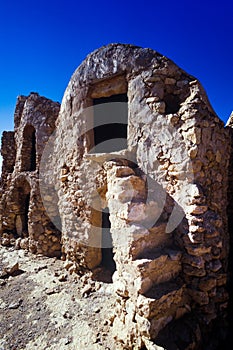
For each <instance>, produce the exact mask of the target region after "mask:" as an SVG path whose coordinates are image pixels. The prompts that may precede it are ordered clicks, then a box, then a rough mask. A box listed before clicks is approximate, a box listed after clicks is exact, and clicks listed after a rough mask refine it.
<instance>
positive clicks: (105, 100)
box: [91, 93, 128, 153]
mask: <svg viewBox="0 0 233 350" xmlns="http://www.w3.org/2000/svg"><path fill="white" fill-rule="evenodd" d="M93 107H94V123H93V129H94V132H93V133H94V149H93V150H91V151H92V153H110V152H117V151H120V150H123V149H126V148H127V129H128V96H127V94H126V93H124V94H117V95H112V96H109V97H100V98H94V99H93Z"/></svg>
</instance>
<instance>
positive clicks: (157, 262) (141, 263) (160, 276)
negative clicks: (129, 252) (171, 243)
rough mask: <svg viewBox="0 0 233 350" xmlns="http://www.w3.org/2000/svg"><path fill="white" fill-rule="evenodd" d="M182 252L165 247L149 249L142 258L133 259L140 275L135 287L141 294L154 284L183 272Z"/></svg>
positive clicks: (134, 266) (166, 280)
mask: <svg viewBox="0 0 233 350" xmlns="http://www.w3.org/2000/svg"><path fill="white" fill-rule="evenodd" d="M181 257H182V253H181V252H180V251H179V250H174V249H169V248H166V249H163V250H162V251H161V250H154V251H147V252H145V253H144V254H143V256H141V259H137V260H134V261H133V268H134V270H135V271H136V275H137V276H138V277H136V278H135V282H134V284H135V288H136V289H137V290H138V292H139V293H140V294H144V293H146V292H147V291H148V290H149V289H150V288H151V287H152V286H153V285H155V284H161V283H165V282H168V281H170V280H172V279H174V278H175V277H177V276H178V275H179V273H180V272H181Z"/></svg>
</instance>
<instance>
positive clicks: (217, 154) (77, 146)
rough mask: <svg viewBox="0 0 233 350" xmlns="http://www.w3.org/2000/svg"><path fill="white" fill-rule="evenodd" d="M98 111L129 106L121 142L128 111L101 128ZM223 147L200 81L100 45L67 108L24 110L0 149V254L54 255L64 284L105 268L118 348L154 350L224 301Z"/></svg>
mask: <svg viewBox="0 0 233 350" xmlns="http://www.w3.org/2000/svg"><path fill="white" fill-rule="evenodd" d="M103 102H106V103H105V105H109V104H111V103H113V102H114V103H115V102H121V103H120V104H121V105H122V104H123V105H124V106H125V105H126V104H127V108H126V109H127V113H128V115H127V118H128V121H127V123H126V124H128V125H127V128H125V129H124V133H123V134H119V133H118V131H119V130H120V128H121V127H122V125H124V124H125V120H123V119H122V116H123V114H124V113H123V112H122V111H121V110H119V111H118V109H117V108H116V107H115V109H114V113H113V111H111V113H107V117H106V116H104V115H103V113H102V114H101V117H100V115H99V116H98V113H97V109H98V108H97V107H96V106H100V105H103ZM107 102H109V103H107ZM110 102H111V103H110ZM125 107H126V106H125ZM124 111H125V109H124ZM111 123H113V125H112V126H110V127H109V124H111ZM119 123H120V124H119ZM106 125H107V127H106ZM119 125H121V127H120V126H119ZM229 125H232V123H231V122H229ZM55 126H56V128H55ZM97 126H98V128H99V127H100V128H102V131H103V132H102V133H100V134H98V130H97V129H98V128H97ZM94 127H96V128H95V129H94ZM53 132H55V134H54V137H51V135H52V134H53ZM98 135H99V136H98ZM103 135H104V138H103ZM122 136H123V137H122ZM98 137H99V138H100V141H101V142H103V143H104V142H107V148H106V149H105V151H104V152H101V153H98V152H96V150H95V149H94V147H95V146H97V145H96V143H97V140H98ZM125 137H126V138H127V142H123V143H122V142H120V139H121V138H123V139H125ZM112 139H117V142H116V144H117V146H118V148H117V149H118V150H117V151H111V150H110V149H111V146H112V145H111V143H112ZM110 141H111V142H110ZM124 141H125V140H124ZM232 144H233V143H232ZM9 149H10V151H9ZM231 149H232V146H231V142H230V131H229V130H228V129H225V128H224V126H223V123H222V122H221V121H220V120H219V119H218V118H217V116H216V114H215V113H214V111H213V110H212V108H211V106H210V104H209V101H208V98H207V96H206V94H205V92H204V91H203V88H202V86H201V85H200V83H199V82H198V81H197V80H196V79H195V78H193V77H192V76H190V75H188V74H187V73H185V72H184V71H183V70H181V69H180V68H179V67H177V66H176V65H175V64H174V63H173V62H172V61H170V60H169V59H167V58H166V57H164V56H162V55H161V54H159V53H157V52H155V51H153V50H150V49H142V48H139V47H134V46H131V45H120V44H111V45H108V46H106V47H103V48H101V49H99V50H96V51H94V52H93V53H92V54H90V55H89V56H88V57H87V58H86V60H84V62H83V63H82V64H81V65H80V66H79V67H78V69H77V70H76V71H75V72H74V74H73V76H72V78H71V80H70V82H69V85H68V87H67V89H66V92H65V94H64V98H63V102H62V105H61V108H60V106H59V104H57V103H54V102H52V101H50V100H47V99H45V98H42V97H40V96H39V95H38V94H35V93H32V94H30V96H29V97H23V96H21V97H19V98H18V101H17V105H16V110H15V130H14V132H12V133H4V134H3V138H2V151H1V152H2V155H3V158H4V159H3V171H2V180H1V193H0V199H1V201H0V202H1V206H0V225H1V226H0V234H1V243H2V244H5V245H12V244H14V243H15V245H16V248H23V249H29V250H30V251H32V252H34V253H38V254H44V255H48V256H57V257H59V256H61V255H62V259H63V260H66V261H67V263H66V267H67V269H68V271H69V272H70V273H75V272H78V273H80V274H84V275H85V273H87V271H89V270H92V271H94V270H95V269H96V268H98V269H100V270H101V269H102V268H103V271H107V274H108V275H109V276H110V277H111V278H112V282H113V286H114V290H115V292H116V293H117V294H118V295H119V300H118V302H117V304H116V308H115V311H116V317H115V318H114V320H113V334H115V335H114V337H115V340H116V344H118V345H119V344H120V348H121V349H123V348H125V349H131V348H134V349H141V348H142V347H143V346H145V347H147V349H153V348H154V349H156V348H157V347H156V345H155V344H153V343H154V342H155V343H156V338H157V336H158V333H159V332H160V331H161V330H162V329H164V328H165V327H166V328H169V327H170V326H169V325H170V324H172V322H173V321H174V322H175V320H176V319H179V322H181V324H182V322H183V321H182V320H183V316H184V315H185V314H186V313H188V314H190V315H192V314H193V315H195V321H194V325H193V328H194V329H199V325H201V324H202V322H203V320H206V325H208V324H209V322H211V321H212V320H213V321H216V319H218V317H220V316H221V310H222V309H224V307H223V306H222V305H223V304H225V303H226V302H227V298H228V294H227V293H226V274H227V259H228V248H227V247H228V246H229V237H228V236H229V235H228V228H227V214H226V208H227V205H228V199H227V188H229V189H230V190H229V192H230V193H232V194H233V190H232V188H233V187H232V186H233V184H232V183H231V182H230V181H232V180H231V179H230V180H229V178H230V176H229V178H228V174H227V169H229V158H230V153H231ZM232 164H233V163H232ZM232 164H231V167H232ZM39 168H40V169H39ZM39 170H40V177H39V175H38V174H39V173H38V171H39ZM228 185H229V186H228ZM39 186H40V191H41V193H39ZM232 198H233V195H232ZM232 203H233V199H232ZM232 210H233V208H230V209H229V212H230V213H231V212H232ZM232 227H233V223H232ZM4 233H5V235H4ZM10 234H11V235H13V236H10ZM104 245H105V246H104ZM112 246H113V249H112V251H111V248H112ZM105 248H107V250H105ZM106 252H107V253H106ZM105 253H106V254H105ZM105 277H106V276H105ZM203 315H204V316H203ZM207 316H208V317H207ZM205 317H206V318H205ZM201 328H202V327H201ZM204 328H205V327H203V329H204ZM207 328H208V326H207ZM196 339H197V338H196ZM198 339H199V338H198ZM193 344H194V345H193ZM200 344H201V337H200V339H199V340H196V344H195V343H194V341H193V339H191V338H190V340H188V341H187V348H189V345H190V348H191V347H192V349H195V346H196V348H200V346H201V345H200ZM118 345H117V346H118Z"/></svg>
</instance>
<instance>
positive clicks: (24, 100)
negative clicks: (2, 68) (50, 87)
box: [1, 93, 61, 256]
mask: <svg viewBox="0 0 233 350" xmlns="http://www.w3.org/2000/svg"><path fill="white" fill-rule="evenodd" d="M59 109H60V105H59V103H55V102H53V101H51V100H48V99H46V98H44V97H41V96H39V95H38V94H37V93H31V94H30V95H29V96H28V97H25V96H20V97H18V100H17V104H16V110H15V117H14V119H15V131H14V133H11V134H7V135H8V138H7V139H4V138H3V143H2V149H3V152H5V154H3V156H4V161H3V175H4V174H5V173H4V169H6V170H7V171H8V172H9V170H11V174H10V177H9V176H8V178H6V176H3V186H4V188H5V190H4V192H3V195H2V198H1V237H2V243H3V244H5V245H12V244H13V245H14V244H16V246H17V247H21V248H24V249H29V250H30V251H31V252H33V253H42V254H45V255H48V256H60V255H61V243H60V240H61V233H60V231H59V230H58V229H57V228H56V227H55V226H54V224H53V223H52V222H51V219H50V218H49V216H48V215H47V213H46V210H45V208H44V204H43V201H42V198H41V196H40V188H39V164H40V158H41V155H42V152H43V149H44V147H45V144H46V141H47V140H48V139H49V136H50V135H51V134H52V132H53V130H54V127H55V120H56V118H57V115H58V112H59ZM9 136H10V137H9ZM13 139H14V141H15V142H14V143H13ZM6 141H7V142H6ZM9 142H10V143H11V145H10V144H9ZM6 143H7V144H6ZM14 145H15V146H14ZM6 162H7V164H9V166H8V167H7V168H6V165H5V164H6ZM13 165H14V167H13ZM10 166H11V169H10Z"/></svg>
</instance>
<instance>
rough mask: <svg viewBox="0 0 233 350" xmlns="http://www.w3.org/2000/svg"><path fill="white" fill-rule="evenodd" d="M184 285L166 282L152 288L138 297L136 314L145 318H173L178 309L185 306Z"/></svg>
mask: <svg viewBox="0 0 233 350" xmlns="http://www.w3.org/2000/svg"><path fill="white" fill-rule="evenodd" d="M186 302H187V297H186V295H185V285H181V284H179V283H176V282H166V283H161V284H159V285H156V286H153V287H152V288H151V289H150V290H148V291H147V292H146V293H145V294H144V295H139V297H138V300H137V312H138V314H139V315H140V316H143V317H145V318H148V319H150V318H152V317H153V318H154V317H155V318H157V319H158V318H160V317H161V316H163V317H165V316H173V315H175V314H176V310H177V308H178V307H181V306H183V305H185V304H186Z"/></svg>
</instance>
